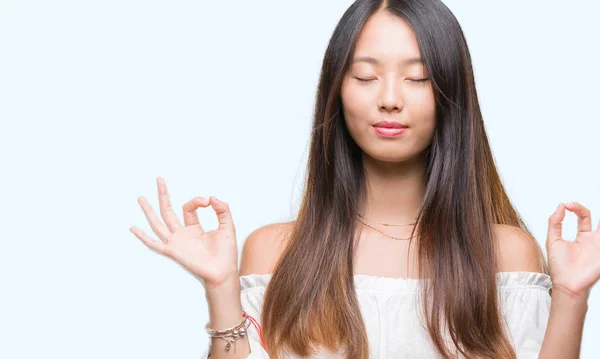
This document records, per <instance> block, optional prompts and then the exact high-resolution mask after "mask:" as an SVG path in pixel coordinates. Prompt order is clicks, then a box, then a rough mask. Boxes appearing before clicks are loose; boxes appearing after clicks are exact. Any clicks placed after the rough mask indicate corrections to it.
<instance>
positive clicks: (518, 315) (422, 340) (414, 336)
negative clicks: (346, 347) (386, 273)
mask: <svg viewBox="0 0 600 359" xmlns="http://www.w3.org/2000/svg"><path fill="white" fill-rule="evenodd" d="M497 276H498V292H499V298H500V309H501V312H502V314H503V317H504V320H505V325H506V327H507V328H508V333H509V339H510V340H511V341H512V343H513V345H514V348H515V350H516V353H517V358H519V359H534V358H535V359H537V357H538V354H539V352H540V349H541V346H542V340H543V338H544V333H545V331H546V325H547V323H548V316H549V312H550V294H549V290H550V289H551V288H552V282H551V280H550V277H549V276H548V275H546V274H543V273H535V272H500V273H497ZM270 278H271V275H270V274H251V275H246V276H241V277H240V284H241V299H242V308H243V309H244V310H245V311H246V312H247V313H248V314H249V315H251V316H252V317H254V318H255V319H256V320H257V321H259V323H260V311H261V308H262V302H263V296H264V293H265V289H266V287H267V284H268V283H269V279H270ZM421 281H422V280H421V279H403V278H389V277H376V276H370V275H362V274H358V275H355V276H354V284H355V288H356V293H357V296H358V300H359V303H360V308H361V312H362V316H363V320H364V322H365V326H366V329H367V335H368V338H369V356H370V358H414V359H417V358H418V359H425V358H427V359H431V358H439V357H440V355H439V354H438V353H437V351H436V350H435V348H434V346H433V344H432V342H431V339H430V338H429V334H428V332H427V330H426V329H425V327H424V326H423V324H422V322H421V320H420V319H422V318H423V316H422V315H419V313H422V311H421V309H420V308H421V304H420V303H419V302H418V300H417V293H418V290H419V284H420V282H421ZM248 339H249V340H250V350H251V353H250V355H249V356H248V357H247V358H248V359H267V358H269V356H268V355H267V353H266V351H265V350H264V349H263V348H262V346H261V344H260V338H259V336H258V333H257V332H256V330H255V329H254V327H252V326H251V327H250V328H248ZM207 355H208V349H207V350H206V351H205V353H204V355H203V356H202V357H203V358H206V357H207ZM280 358H282V359H296V358H298V357H297V356H294V355H292V354H289V353H284V352H281V353H280ZM310 358H311V359H317V358H346V357H345V356H344V354H343V350H341V351H340V352H339V353H331V352H326V351H324V350H323V351H320V352H318V353H316V354H315V355H313V356H311V357H310Z"/></svg>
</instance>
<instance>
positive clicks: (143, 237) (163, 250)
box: [129, 227, 167, 255]
mask: <svg viewBox="0 0 600 359" xmlns="http://www.w3.org/2000/svg"><path fill="white" fill-rule="evenodd" d="M129 230H130V231H131V233H133V234H135V236H136V237H138V238H139V239H140V241H142V243H144V244H145V245H146V247H148V248H150V249H151V250H153V251H155V252H157V253H160V254H164V255H166V254H167V245H166V244H164V243H163V242H159V241H155V240H154V239H152V238H151V237H150V236H149V235H147V234H146V233H144V231H142V230H141V229H139V228H136V227H131V228H129Z"/></svg>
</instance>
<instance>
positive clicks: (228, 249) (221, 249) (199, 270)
mask: <svg viewBox="0 0 600 359" xmlns="http://www.w3.org/2000/svg"><path fill="white" fill-rule="evenodd" d="M156 183H157V185H158V200H159V204H160V214H161V216H162V219H163V220H164V223H163V222H162V221H161V219H160V218H159V217H158V216H157V215H156V213H155V212H154V210H153V209H152V206H150V204H149V203H148V201H147V200H146V199H145V198H144V197H139V198H138V202H139V204H140V206H141V207H142V210H143V211H144V214H145V215H146V218H147V219H148V222H149V223H150V227H151V228H152V230H153V231H154V233H155V234H156V235H157V236H158V238H159V239H160V241H156V240H154V239H153V238H151V237H150V236H148V235H147V234H146V233H144V231H142V230H141V229H139V228H137V227H131V228H130V230H131V232H132V233H133V234H135V236H136V237H138V238H139V239H140V240H141V241H142V242H143V243H144V244H145V245H146V246H147V247H148V248H150V249H151V250H153V251H154V252H157V253H159V254H162V255H165V256H167V257H170V258H172V259H173V260H175V261H176V262H177V263H179V264H180V265H181V266H183V267H184V268H185V269H186V270H188V271H189V272H190V273H192V275H194V276H195V277H196V278H199V279H200V280H201V282H202V283H203V285H204V287H205V289H206V290H207V291H208V290H213V289H216V288H218V287H219V286H220V285H221V284H222V283H225V281H226V280H227V279H230V278H233V277H232V276H235V278H234V279H236V280H237V276H238V268H237V261H238V251H237V242H236V238H235V226H234V223H233V218H232V216H231V212H230V211H229V206H228V205H227V204H226V203H224V202H221V201H219V200H217V199H216V198H215V197H213V196H211V197H209V199H206V198H204V197H195V198H193V199H191V200H190V201H189V202H187V203H186V204H184V205H183V220H184V225H181V223H180V222H179V219H178V218H177V215H176V214H175V212H174V211H173V208H172V207H171V200H170V198H169V192H168V191H167V186H166V184H165V181H164V179H162V178H160V177H159V178H157V179H156ZM208 206H211V207H212V208H213V210H214V211H215V212H216V214H217V218H218V220H219V227H218V228H217V229H215V230H213V231H210V232H204V229H203V228H202V225H201V224H200V222H199V220H198V215H197V213H196V210H197V209H198V208H200V207H203V208H205V207H208Z"/></svg>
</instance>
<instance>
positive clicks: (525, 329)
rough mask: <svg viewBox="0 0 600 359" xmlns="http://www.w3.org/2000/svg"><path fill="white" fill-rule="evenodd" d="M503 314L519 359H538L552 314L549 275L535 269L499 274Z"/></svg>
mask: <svg viewBox="0 0 600 359" xmlns="http://www.w3.org/2000/svg"><path fill="white" fill-rule="evenodd" d="M498 280H499V291H500V293H499V294H500V304H501V309H502V314H503V316H504V320H505V322H506V325H507V326H508V335H509V337H510V339H511V340H512V342H513V345H514V347H515V350H516V353H517V358H518V359H537V358H538V355H539V353H540V350H541V348H542V341H543V340H544V334H545V333H546V326H547V324H548V317H549V315H550V302H551V298H550V289H551V288H552V281H551V279H550V276H548V275H546V274H543V273H535V272H503V273H499V277H498Z"/></svg>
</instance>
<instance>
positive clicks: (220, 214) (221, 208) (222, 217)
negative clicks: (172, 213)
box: [209, 196, 234, 230]
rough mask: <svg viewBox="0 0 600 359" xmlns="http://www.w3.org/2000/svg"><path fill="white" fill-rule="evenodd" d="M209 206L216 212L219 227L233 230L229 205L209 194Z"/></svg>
mask: <svg viewBox="0 0 600 359" xmlns="http://www.w3.org/2000/svg"><path fill="white" fill-rule="evenodd" d="M209 200H210V205H211V207H212V208H213V209H214V210H215V212H216V213H217V218H218V219H219V229H230V230H233V229H234V226H233V217H231V211H230V210H229V205H228V204H227V203H225V202H222V201H220V200H218V199H217V197H214V196H211V197H210V198H209Z"/></svg>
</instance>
